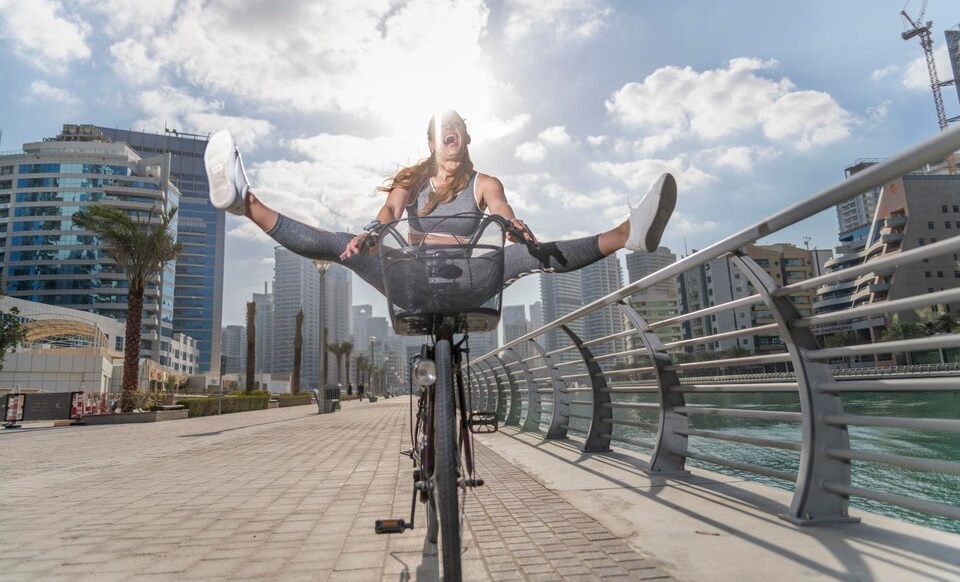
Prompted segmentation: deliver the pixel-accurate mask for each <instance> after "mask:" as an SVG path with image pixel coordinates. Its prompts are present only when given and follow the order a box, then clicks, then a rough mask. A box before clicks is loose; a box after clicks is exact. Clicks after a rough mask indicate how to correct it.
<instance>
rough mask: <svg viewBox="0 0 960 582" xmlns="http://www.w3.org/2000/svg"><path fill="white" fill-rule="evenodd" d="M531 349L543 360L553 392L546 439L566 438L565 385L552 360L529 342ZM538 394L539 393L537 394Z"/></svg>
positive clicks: (535, 344)
mask: <svg viewBox="0 0 960 582" xmlns="http://www.w3.org/2000/svg"><path fill="white" fill-rule="evenodd" d="M531 343H532V344H533V349H534V351H535V352H537V355H539V356H540V359H541V360H543V364H544V366H546V368H547V372H548V373H549V374H550V387H551V388H552V392H553V415H552V416H551V418H550V426H549V427H548V428H547V436H546V438H548V439H565V438H567V425H568V424H569V423H570V407H569V405H568V404H567V401H568V398H567V384H566V382H564V381H563V378H561V377H560V372H558V371H557V367H556V366H554V364H553V358H551V357H550V355H549V354H548V353H547V351H546V350H544V349H543V347H542V346H541V345H540V344H538V343H537V342H531ZM538 394H539V393H538Z"/></svg>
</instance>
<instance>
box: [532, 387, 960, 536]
mask: <svg viewBox="0 0 960 582" xmlns="http://www.w3.org/2000/svg"><path fill="white" fill-rule="evenodd" d="M587 398H589V394H585V395H584V396H577V399H580V400H584V399H587ZM613 398H614V402H648V403H656V402H657V395H656V394H615V395H614V397H613ZM543 400H544V404H545V406H544V416H543V419H544V420H545V421H546V420H548V419H549V418H550V412H549V410H548V408H549V404H548V403H549V402H550V400H551V399H550V397H549V396H548V395H545V397H544V399H543ZM686 402H687V405H688V406H697V405H704V406H711V407H720V408H741V409H751V410H771V411H785V412H799V410H800V405H799V400H798V397H797V395H796V394H787V393H771V394H754V393H750V394H687V395H686ZM843 405H844V412H846V413H849V414H858V415H869V416H885V417H916V418H951V419H956V418H960V394H958V393H946V392H925V393H912V394H889V393H857V394H848V395H843ZM570 412H571V414H580V415H588V414H589V409H588V408H587V407H585V406H571V409H570ZM656 418H657V415H656V413H649V412H644V411H638V410H629V409H623V408H615V409H614V419H615V420H627V421H631V422H655V421H656ZM570 425H571V430H573V429H577V432H585V431H586V429H587V421H585V420H582V419H571V422H570ZM690 427H691V428H696V429H704V430H714V431H725V432H730V433H733V434H740V435H748V436H754V437H760V438H765V439H772V440H778V441H784V442H789V443H799V442H800V424H799V423H793V422H776V421H766V420H753V419H741V418H728V417H720V416H708V415H691V416H690ZM614 434H615V435H616V436H618V437H624V438H629V439H633V440H637V441H641V442H647V443H649V444H650V445H652V444H653V443H654V437H655V434H654V433H653V432H651V431H647V430H645V429H641V428H636V427H627V426H617V427H616V429H615V431H614ZM849 435H850V448H851V449H852V450H854V451H869V452H876V453H887V454H892V455H904V456H911V457H920V458H927V459H939V460H945V461H953V462H960V434H954V433H948V432H939V431H913V430H904V429H891V428H875V427H853V426H852V427H850V428H849ZM614 444H616V445H617V446H623V447H626V448H636V449H637V450H639V451H640V452H642V453H645V454H649V452H650V451H649V449H641V448H637V447H631V445H628V444H623V443H618V442H615V443H614ZM688 446H689V449H690V450H691V451H694V452H698V453H701V454H704V455H710V456H714V457H721V458H724V459H730V460H735V461H739V462H745V463H751V464H754V465H759V466H762V467H767V468H771V469H777V470H781V471H792V472H796V471H797V470H798V466H799V459H800V453H799V452H794V451H785V450H781V449H772V448H767V447H757V446H753V445H747V444H742V443H732V442H726V441H718V440H715V439H705V438H700V437H690V438H689V443H688ZM688 465H690V466H692V467H702V468H704V469H708V470H711V471H715V472H718V473H722V474H728V475H735V476H739V477H743V478H748V479H752V480H756V481H760V482H762V483H766V484H768V485H771V486H774V487H779V488H782V489H787V490H790V491H792V490H793V483H792V482H786V481H782V480H779V479H772V478H767V477H763V476H758V475H756V474H754V473H749V472H742V471H736V470H732V469H727V468H725V467H721V466H718V465H713V464H710V463H703V462H700V461H696V460H692V459H691V460H688ZM851 480H852V485H853V486H855V487H862V488H865V489H871V490H875V491H882V492H888V493H897V494H905V495H909V496H911V497H916V498H921V499H927V500H931V501H936V502H941V503H946V504H950V505H956V504H957V500H958V499H960V476H954V475H942V474H937V473H929V472H925V471H913V470H909V469H901V468H898V467H889V466H885V465H878V464H876V463H867V462H860V461H852V462H851ZM850 505H851V507H855V508H859V509H863V510H866V511H870V512H872V513H879V514H883V515H888V516H892V517H896V518H898V519H902V520H905V521H909V522H912V523H917V524H922V525H925V526H928V527H933V528H936V529H941V530H944V531H949V532H954V533H960V521H957V520H953V519H948V518H944V517H937V516H932V515H929V514H927V513H921V512H916V511H911V510H908V509H901V508H899V507H895V506H891V505H887V504H884V503H878V502H874V501H871V500H868V499H863V498H860V497H852V498H851V499H850Z"/></svg>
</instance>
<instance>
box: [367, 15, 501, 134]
mask: <svg viewBox="0 0 960 582" xmlns="http://www.w3.org/2000/svg"><path fill="white" fill-rule="evenodd" d="M448 16H449V15H448ZM461 24H462V25H461V26H457V25H456V22H452V23H451V22H444V21H441V20H438V21H437V27H436V28H437V30H436V32H435V33H431V34H429V35H418V36H417V37H416V38H415V39H411V38H406V39H398V40H396V41H395V42H388V43H385V44H383V45H381V46H379V47H378V48H376V49H372V50H374V51H375V52H376V53H377V54H376V55H373V54H371V57H373V58H371V59H369V60H368V64H370V65H372V66H371V67H370V70H365V71H364V75H363V78H362V79H358V80H357V82H358V83H363V84H365V85H366V86H365V87H362V89H363V90H362V91H361V92H360V93H361V94H365V95H371V100H372V103H370V109H371V110H372V111H376V112H377V113H378V115H379V116H380V117H381V119H382V120H383V124H384V126H383V127H384V130H383V131H384V133H385V134H386V135H387V136H390V137H397V138H398V139H402V140H410V139H411V136H414V137H419V136H423V137H426V128H427V122H428V121H429V120H430V117H431V116H432V115H433V114H434V113H435V112H436V111H445V110H448V109H454V110H456V111H457V112H459V113H460V115H461V116H463V117H464V118H466V119H468V120H470V119H476V120H477V121H480V120H482V119H484V118H489V116H490V115H492V114H493V108H492V105H493V103H492V99H493V92H494V90H495V88H496V87H497V86H499V83H497V82H496V80H495V79H494V76H493V75H492V73H491V70H490V68H489V66H488V65H487V58H486V56H485V55H484V54H483V51H482V48H481V46H480V44H479V40H478V38H479V33H478V34H477V35H476V37H473V38H471V37H472V36H473V35H472V34H471V33H469V32H467V31H468V30H469V28H470V26H474V27H475V26H476V23H474V22H471V23H470V25H469V26H468V25H467V24H466V23H461ZM418 145H419V148H420V151H421V152H422V151H424V149H425V148H424V145H426V144H424V143H423V142H422V141H421V142H419V143H418Z"/></svg>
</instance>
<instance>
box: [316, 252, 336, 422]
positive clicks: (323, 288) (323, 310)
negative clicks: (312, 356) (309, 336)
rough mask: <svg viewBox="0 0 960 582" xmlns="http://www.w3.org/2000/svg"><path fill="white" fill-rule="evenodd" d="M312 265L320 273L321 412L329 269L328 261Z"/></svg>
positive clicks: (322, 406)
mask: <svg viewBox="0 0 960 582" xmlns="http://www.w3.org/2000/svg"><path fill="white" fill-rule="evenodd" d="M313 264H314V266H315V267H316V268H317V272H318V273H320V312H319V317H318V318H317V319H318V320H319V326H320V329H319V330H317V331H318V338H319V340H320V372H319V374H318V378H317V384H319V386H317V388H318V390H317V408H318V409H319V410H320V411H321V412H325V411H326V399H327V303H326V295H327V285H326V279H327V271H329V270H330V265H331V264H332V263H331V262H330V261H320V260H315V261H313Z"/></svg>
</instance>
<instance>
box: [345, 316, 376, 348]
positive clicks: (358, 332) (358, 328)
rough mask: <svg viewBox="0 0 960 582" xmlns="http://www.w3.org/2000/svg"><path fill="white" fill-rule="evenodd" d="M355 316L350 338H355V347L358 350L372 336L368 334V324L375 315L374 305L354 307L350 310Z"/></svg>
mask: <svg viewBox="0 0 960 582" xmlns="http://www.w3.org/2000/svg"><path fill="white" fill-rule="evenodd" d="M350 312H351V314H352V316H353V321H352V322H351V323H352V325H351V326H350V336H351V337H352V338H353V339H352V340H351V341H353V346H354V347H355V348H356V347H357V346H360V345H361V344H363V342H366V341H367V338H368V337H370V334H369V333H367V322H368V321H369V320H370V317H371V316H372V315H373V305H354V306H353V307H351V308H350Z"/></svg>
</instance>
